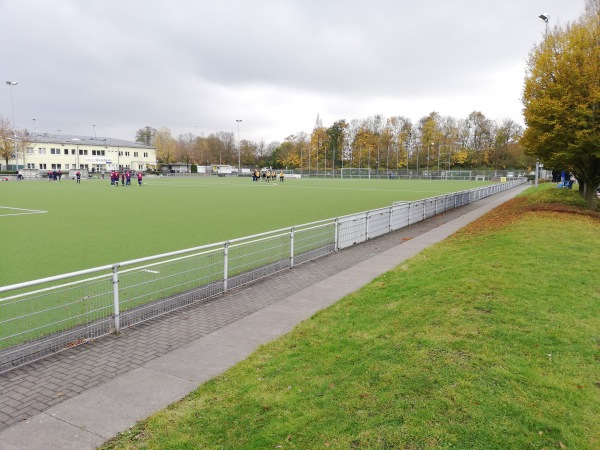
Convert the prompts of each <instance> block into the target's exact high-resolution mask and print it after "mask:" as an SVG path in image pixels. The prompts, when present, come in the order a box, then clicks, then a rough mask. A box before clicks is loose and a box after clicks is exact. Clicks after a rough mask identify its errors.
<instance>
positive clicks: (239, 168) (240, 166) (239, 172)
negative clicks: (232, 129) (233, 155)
mask: <svg viewBox="0 0 600 450" xmlns="http://www.w3.org/2000/svg"><path fill="white" fill-rule="evenodd" d="M235 121H236V122H237V125H238V177H240V176H242V146H241V144H240V122H241V121H242V119H235Z"/></svg>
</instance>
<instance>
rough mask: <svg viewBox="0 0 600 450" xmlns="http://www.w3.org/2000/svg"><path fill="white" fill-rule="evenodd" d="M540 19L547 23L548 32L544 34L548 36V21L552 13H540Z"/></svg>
mask: <svg viewBox="0 0 600 450" xmlns="http://www.w3.org/2000/svg"><path fill="white" fill-rule="evenodd" d="M538 19H540V20H541V21H542V22H545V23H546V33H545V34H544V37H547V36H548V22H549V21H550V15H548V13H544V14H540V15H539V16H538Z"/></svg>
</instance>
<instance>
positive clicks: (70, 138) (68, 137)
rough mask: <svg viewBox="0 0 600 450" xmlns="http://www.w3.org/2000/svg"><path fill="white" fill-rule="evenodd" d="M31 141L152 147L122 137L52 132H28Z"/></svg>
mask: <svg viewBox="0 0 600 450" xmlns="http://www.w3.org/2000/svg"><path fill="white" fill-rule="evenodd" d="M28 138H29V140H30V141H31V142H35V143H40V144H68V145H90V146H91V145H97V146H105V145H106V146H109V147H129V148H147V149H153V148H154V147H152V146H149V145H145V144H142V143H141V142H134V141H125V140H123V139H114V138H106V137H100V136H98V137H94V136H77V135H72V134H53V133H29V137H28Z"/></svg>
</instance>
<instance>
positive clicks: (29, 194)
mask: <svg viewBox="0 0 600 450" xmlns="http://www.w3.org/2000/svg"><path fill="white" fill-rule="evenodd" d="M132 183H133V184H132V186H130V187H127V186H125V187H122V186H119V187H114V186H110V182H109V181H108V180H83V181H82V182H81V184H77V183H76V182H75V181H73V180H68V179H63V180H62V181H61V182H48V181H22V182H6V183H0V236H2V238H3V243H2V252H1V253H0V286H5V285H9V284H14V283H19V282H23V281H28V280H33V279H37V278H43V277H48V276H52V275H58V274H62V273H66V272H73V271H77V270H82V269H87V268H91V267H96V266H100V265H105V264H111V263H116V262H119V261H126V260H131V259H135V258H141V257H144V256H150V255H155V254H160V253H165V252H170V251H174V250H180V249H185V248H190V247H195V246H199V245H204V244H209V243H213V242H220V241H225V240H228V239H234V238H237V237H242V236H248V235H252V234H256V233H260V232H264V231H269V230H275V229H278V228H284V227H288V226H293V225H298V224H302V223H307V222H312V221H316V220H320V219H327V218H332V217H338V216H342V215H346V214H351V213H355V212H360V211H366V210H369V209H375V208H380V207H385V206H390V205H391V204H392V203H393V202H395V201H403V200H404V201H410V200H418V199H422V198H428V197H434V196H437V195H442V194H445V193H449V192H456V191H461V190H465V189H471V188H474V187H479V186H484V185H486V184H490V183H488V182H481V181H479V182H475V181H429V180H410V181H407V180H397V179H396V180H387V179H384V180H376V179H372V180H356V179H354V180H339V179H336V180H331V179H292V178H289V179H286V180H285V182H283V183H280V182H278V181H277V182H271V183H265V182H262V181H261V182H258V183H253V182H252V181H251V179H249V178H218V177H207V178H205V177H198V178H171V177H154V178H153V177H147V178H145V179H144V184H143V186H142V187H138V186H137V182H136V180H132Z"/></svg>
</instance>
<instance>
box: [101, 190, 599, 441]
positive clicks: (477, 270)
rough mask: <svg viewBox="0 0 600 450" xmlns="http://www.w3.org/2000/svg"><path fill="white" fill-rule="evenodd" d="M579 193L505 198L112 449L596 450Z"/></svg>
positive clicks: (595, 361)
mask: <svg viewBox="0 0 600 450" xmlns="http://www.w3.org/2000/svg"><path fill="white" fill-rule="evenodd" d="M570 195H571V193H567V192H565V193H556V192H550V191H548V190H546V191H544V190H540V191H538V192H537V193H536V194H535V195H532V196H528V197H523V198H518V199H514V200H512V201H510V202H508V203H507V204H505V205H503V206H502V207H500V208H497V209H496V210H494V211H493V212H491V213H490V214H488V215H486V216H485V217H483V218H481V219H479V220H478V221H476V222H474V223H473V224H471V225H469V226H468V227H466V228H465V229H463V230H461V231H460V232H459V233H457V234H455V235H454V236H452V237H451V238H449V239H447V240H445V241H444V242H442V243H440V244H437V245H435V246H433V247H431V248H430V249H428V250H426V251H424V252H422V253H421V254H420V255H418V256H416V257H414V258H412V259H411V260H409V261H408V262H406V263H405V264H402V265H401V266H399V267H397V268H396V269H395V270H393V271H390V272H388V273H386V274H384V275H383V276H381V277H379V278H378V279H376V280H375V281H373V282H372V283H370V284H369V285H368V286H367V287H365V288H363V289H361V290H360V291H358V292H356V293H354V294H352V295H349V296H347V297H346V298H344V299H342V300H340V301H339V302H338V303H336V304H335V305H333V306H332V307H330V308H327V309H326V310H323V311H321V312H319V313H317V314H316V315H315V316H313V317H312V318H311V319H309V320H306V321H304V322H302V323H301V324H299V325H298V326H297V327H296V328H295V329H294V330H293V331H292V332H290V333H289V334H287V335H286V336H284V337H282V338H280V339H278V340H276V341H274V342H272V343H269V344H267V345H264V346H262V347H261V348H260V349H258V350H257V351H256V352H255V353H253V354H252V355H251V356H250V357H249V358H248V359H247V360H245V361H243V362H242V363H240V364H238V365H236V366H235V367H233V368H232V369H230V370H229V371H227V372H225V373H224V374H222V375H221V376H219V377H217V378H215V379H213V380H211V381H210V382H208V383H205V384H203V385H201V386H200V387H199V388H198V389H197V390H196V391H195V392H194V393H192V394H191V395H189V396H188V397H187V398H185V399H184V400H182V401H180V402H177V403H175V404H174V405H172V406H170V407H169V408H167V409H166V410H164V411H162V412H160V413H157V414H155V415H153V416H152V417H151V418H149V419H148V420H146V421H144V422H141V423H140V424H138V425H137V426H135V427H134V428H133V429H132V430H130V431H128V432H126V433H124V434H123V435H122V436H120V437H119V438H117V439H115V440H113V441H112V442H110V443H109V444H107V445H106V446H105V448H110V449H117V448H118V449H122V448H128V449H131V448H145V449H163V448H173V449H175V448H176V449H197V448H203V449H213V448H214V449H216V448H218V449H236V448H256V449H259V448H260V449H262V448H298V449H308V448H311V449H312V448H335V449H349V448H350V449H367V448H368V449H384V448H390V449H391V448H407V449H417V448H419V449H439V448H457V449H486V450H488V449H543V448H544V449H565V448H566V449H598V448H600V420H598V418H599V417H600V290H599V288H598V286H600V273H599V271H598V259H597V255H598V254H600V239H598V231H599V229H600V219H599V216H598V215H597V214H589V213H587V212H585V211H582V210H579V209H577V208H576V207H574V206H569V205H565V204H564V203H560V200H561V197H564V199H567V197H568V196H570ZM557 201H558V202H559V203H557ZM548 202H550V203H548Z"/></svg>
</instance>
